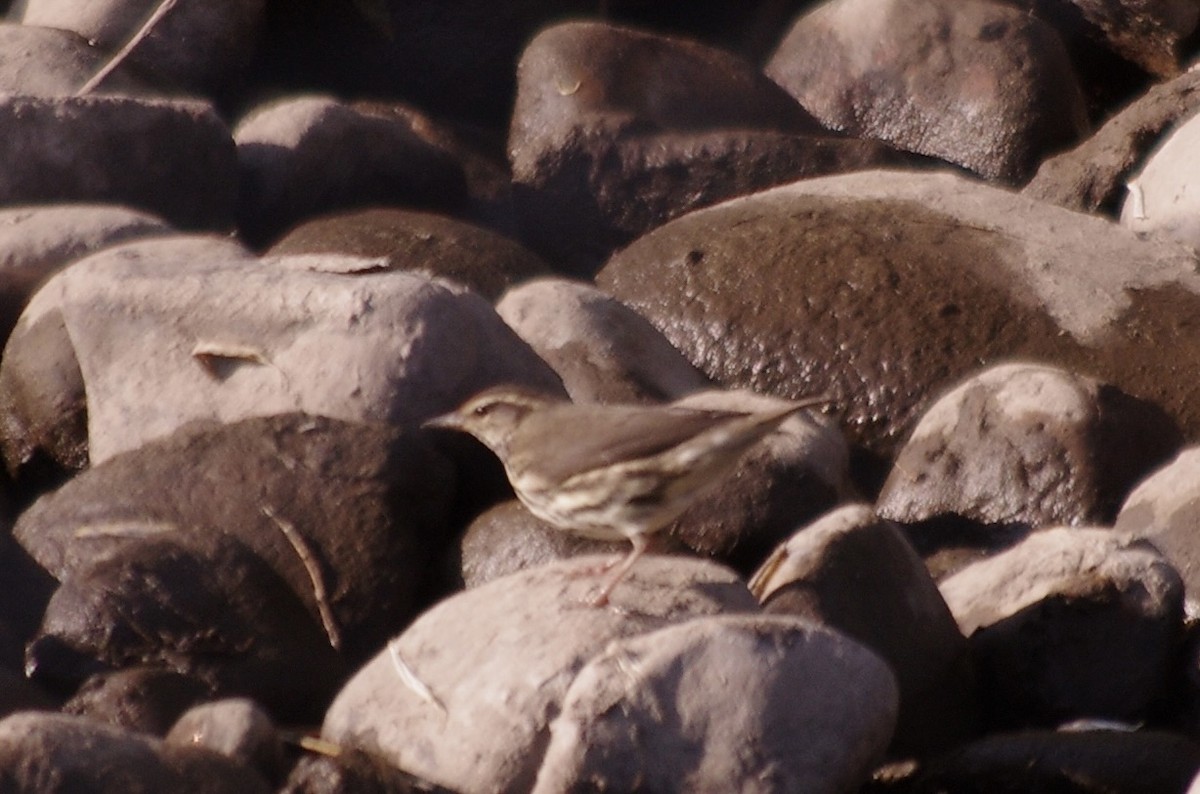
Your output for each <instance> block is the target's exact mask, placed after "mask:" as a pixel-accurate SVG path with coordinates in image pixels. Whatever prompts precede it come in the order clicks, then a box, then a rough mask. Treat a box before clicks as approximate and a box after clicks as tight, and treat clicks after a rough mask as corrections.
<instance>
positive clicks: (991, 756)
mask: <svg viewBox="0 0 1200 794" xmlns="http://www.w3.org/2000/svg"><path fill="white" fill-rule="evenodd" d="M1198 769H1200V745H1197V744H1196V743H1195V742H1194V741H1192V740H1190V739H1188V738H1185V737H1183V736H1180V735H1177V734H1169V733H1158V732H1151V731H1122V730H1092V731H1073V732H1059V733H1052V732H1049V731H1025V732H1021V733H1010V734H998V735H995V736H989V737H987V738H984V739H980V740H978V741H976V742H974V743H972V744H968V745H966V746H965V747H963V748H962V749H960V750H957V751H955V752H953V753H950V754H948V755H946V756H945V757H942V758H938V759H936V760H935V761H933V762H931V763H930V764H928V766H927V768H925V769H922V770H921V772H920V773H919V774H918V775H917V776H916V777H915V779H914V781H913V782H912V783H911V784H910V786H909V787H906V788H905V789H904V791H905V792H909V793H910V794H935V793H940V792H948V791H987V792H990V794H1027V792H1061V793H1062V794H1178V792H1181V791H1185V790H1187V786H1188V783H1189V782H1190V781H1191V779H1192V776H1193V775H1194V774H1195V773H1196V771H1197V770H1198Z"/></svg>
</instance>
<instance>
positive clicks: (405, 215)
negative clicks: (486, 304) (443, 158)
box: [267, 209, 550, 301]
mask: <svg viewBox="0 0 1200 794" xmlns="http://www.w3.org/2000/svg"><path fill="white" fill-rule="evenodd" d="M323 253H337V254H349V255H352V256H361V257H371V258H376V259H379V260H381V261H380V262H379V264H378V266H377V268H378V269H379V270H411V271H416V272H419V273H424V274H427V275H431V276H438V277H441V278H448V279H451V280H452V281H457V282H459V283H460V284H463V285H465V286H467V287H470V288H471V289H473V290H474V291H476V292H478V293H479V294H480V295H482V296H484V297H485V298H487V299H488V300H491V301H494V300H496V299H497V298H499V297H500V295H501V294H503V293H504V291H505V290H507V289H508V288H509V287H512V286H514V285H515V284H519V283H521V282H523V281H526V280H528V279H531V278H535V277H537V276H542V275H546V274H548V273H549V272H550V268H549V266H548V265H547V264H546V263H545V261H543V260H542V259H541V258H540V257H538V256H537V255H536V254H534V253H533V252H532V251H529V250H528V249H526V248H524V247H523V246H521V245H520V244H519V243H517V242H515V241H513V240H510V239H508V238H506V237H502V236H501V235H499V234H496V233H495V232H491V231H488V230H486V229H482V228H480V227H478V226H472V225H470V224H467V223H463V222H462V221H457V220H453V219H451V218H447V217H444V216H441V215H433V214H430V213H424V212H414V211H411V210H403V209H368V210H361V211H358V212H351V213H345V214H340V215H331V216H326V217H323V218H316V219H314V220H311V221H308V222H306V223H302V224H301V225H300V226H297V227H296V228H295V229H292V230H291V231H290V232H288V233H287V234H286V235H284V236H283V238H282V239H280V240H279V241H278V242H276V243H275V244H274V245H273V246H271V248H270V249H269V250H268V251H267V254H268V255H272V256H280V255H293V256H294V255H306V254H323Z"/></svg>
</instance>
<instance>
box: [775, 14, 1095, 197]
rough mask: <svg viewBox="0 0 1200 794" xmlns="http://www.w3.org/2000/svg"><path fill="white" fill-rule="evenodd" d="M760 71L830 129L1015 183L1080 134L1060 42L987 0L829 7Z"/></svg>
mask: <svg viewBox="0 0 1200 794" xmlns="http://www.w3.org/2000/svg"><path fill="white" fill-rule="evenodd" d="M766 73H767V75H769V76H770V77H771V79H773V80H775V81H776V82H777V83H779V84H780V85H781V86H783V87H784V88H786V89H787V90H788V91H789V92H790V93H791V94H792V95H793V96H795V97H796V98H797V99H798V100H799V101H800V104H802V105H803V106H804V107H805V109H807V110H808V111H809V112H810V113H812V114H813V115H814V116H816V117H817V118H818V119H820V120H821V122H822V123H824V124H825V125H826V126H828V127H830V128H832V129H836V130H841V131H844V132H846V133H848V134H850V135H853V136H856V137H865V138H874V139H879V140H883V141H887V142H888V143H891V144H892V145H894V146H896V147H898V148H900V149H904V150H907V151H912V152H918V153H920V154H924V155H929V156H931V157H938V158H941V159H943V160H946V161H948V162H951V163H955V164H958V165H961V166H963V167H964V168H968V169H970V170H972V171H974V172H976V173H978V174H980V175H982V176H984V177H985V178H987V179H989V180H994V181H1000V182H1006V183H1010V184H1016V183H1021V182H1024V181H1025V180H1027V179H1028V178H1029V177H1030V176H1032V174H1033V172H1034V171H1035V170H1036V168H1037V164H1038V163H1039V162H1040V161H1041V159H1042V158H1043V157H1044V156H1045V155H1046V154H1047V153H1049V152H1052V151H1053V150H1055V149H1058V148H1061V147H1064V146H1067V145H1070V144H1071V143H1073V142H1075V141H1076V140H1078V138H1079V137H1080V136H1081V135H1082V134H1083V133H1084V132H1085V131H1086V129H1087V114H1086V109H1085V106H1084V101H1083V95H1082V93H1081V92H1080V89H1079V85H1078V84H1077V82H1076V80H1075V75H1074V73H1073V71H1072V68H1071V63H1070V61H1069V59H1068V57H1067V53H1066V51H1065V49H1064V48H1063V44H1062V41H1061V40H1060V39H1059V38H1058V36H1057V34H1056V33H1055V32H1054V30H1053V29H1052V28H1050V27H1049V26H1047V25H1046V24H1044V23H1043V22H1041V21H1040V20H1038V19H1036V18H1034V17H1032V16H1030V15H1029V14H1027V13H1025V12H1023V11H1021V10H1019V9H1014V8H1009V7H1006V6H1004V5H1002V4H1000V3H992V2H985V1H984V0H937V1H936V2H929V0H886V1H885V2H880V1H879V0H835V2H831V3H825V4H822V5H820V6H817V7H816V8H814V9H813V10H811V11H809V12H808V13H806V14H804V15H802V16H801V17H800V18H799V19H797V20H796V23H795V24H794V25H793V26H792V29H791V30H790V31H789V32H788V34H787V36H786V37H785V38H784V40H783V41H782V42H781V43H780V45H779V48H778V49H777V50H776V51H775V53H774V55H772V56H771V59H770V61H769V62H768V63H767V66H766Z"/></svg>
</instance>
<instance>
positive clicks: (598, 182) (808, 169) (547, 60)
mask: <svg viewBox="0 0 1200 794" xmlns="http://www.w3.org/2000/svg"><path fill="white" fill-rule="evenodd" d="M517 79H518V86H519V88H518V92H517V101H516V106H515V108H514V110H513V118H512V126H511V129H510V132H509V142H508V148H509V159H510V162H511V164H512V173H513V182H514V185H515V191H516V192H515V198H516V201H517V210H518V216H519V218H520V222H521V228H522V233H523V237H524V239H525V240H526V242H527V243H528V244H529V245H530V246H531V247H532V248H533V249H534V250H536V251H538V252H539V253H542V254H543V255H544V256H545V257H546V258H547V259H548V260H549V261H550V262H551V263H552V265H553V266H554V267H555V269H556V270H558V271H560V272H563V273H565V274H568V275H572V276H580V277H589V276H591V274H592V273H594V272H595V270H596V268H597V267H598V266H599V265H600V264H601V263H602V262H603V261H604V259H605V257H607V256H608V255H609V253H611V252H612V251H613V250H614V249H616V248H619V247H620V246H623V245H625V244H627V243H629V242H630V241H632V240H633V239H635V238H636V237H637V236H639V235H641V234H643V233H644V232H646V231H649V230H650V229H651V228H653V227H655V226H657V225H659V224H661V223H663V222H665V221H667V220H670V219H671V218H673V217H677V216H679V215H682V214H683V213H685V212H688V211H690V210H693V209H696V208H698V207H703V206H706V205H709V204H714V203H716V202H718V201H721V200H723V199H726V198H729V197H731V196H735V195H741V194H744V193H750V192H753V191H755V190H758V189H761V188H763V187H767V186H770V185H777V184H780V183H782V182H787V181H790V180H794V179H800V178H802V177H810V176H815V175H819V174H827V173H830V172H835V171H846V170H853V169H858V168H865V167H871V166H879V165H883V164H888V163H896V162H899V161H901V160H902V159H903V158H901V157H900V156H898V155H896V154H895V153H894V152H893V151H892V150H891V149H890V147H886V146H881V145H879V144H877V143H871V142H863V141H851V140H845V139H842V138H840V137H837V136H834V135H832V134H831V133H829V132H828V131H827V130H824V129H823V128H821V127H820V125H818V124H817V123H816V122H815V121H814V120H813V119H812V117H811V116H809V115H808V114H807V113H805V112H804V110H803V109H802V108H800V107H799V106H798V105H797V104H796V103H795V101H793V100H792V99H791V97H789V96H788V95H787V94H786V93H785V92H783V91H782V90H780V89H779V87H778V86H776V85H774V84H773V83H772V82H771V81H770V80H767V79H766V78H765V77H764V76H763V75H762V74H761V73H760V72H759V71H758V70H757V69H755V68H754V67H752V66H751V65H750V64H749V63H746V62H743V61H741V60H740V59H738V58H736V57H734V56H732V55H730V54H728V53H725V52H722V51H720V50H717V49H714V48H710V47H706V46H703V45H701V44H699V43H695V42H690V41H686V40H683V39H674V38H669V37H666V36H657V35H653V34H650V33H645V32H640V31H636V30H632V29H629V28H621V27H616V26H612V25H605V24H600V23H594V22H574V23H568V24H563V25H558V26H555V27H552V28H549V29H547V30H544V31H543V32H541V33H540V34H539V35H538V36H537V37H536V38H535V39H534V40H533V41H531V42H530V44H529V46H528V47H526V49H525V52H524V53H523V54H522V56H521V62H520V63H519V64H518V67H517Z"/></svg>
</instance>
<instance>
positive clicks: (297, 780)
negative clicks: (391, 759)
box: [279, 749, 457, 794]
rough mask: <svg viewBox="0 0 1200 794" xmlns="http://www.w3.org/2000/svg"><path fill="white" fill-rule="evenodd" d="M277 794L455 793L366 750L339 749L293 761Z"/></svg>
mask: <svg viewBox="0 0 1200 794" xmlns="http://www.w3.org/2000/svg"><path fill="white" fill-rule="evenodd" d="M279 794H457V793H456V792H453V791H451V790H450V789H447V788H443V787H441V786H437V785H434V784H432V783H430V782H428V781H425V780H418V779H416V778H415V777H413V776H412V775H408V774H405V773H404V772H402V771H401V770H399V769H397V768H396V767H395V766H393V765H391V764H388V763H385V762H383V761H380V760H379V759H378V758H374V757H372V756H371V755H369V754H368V753H363V752H359V751H356V750H347V749H342V750H341V751H339V752H338V754H337V755H336V756H333V755H306V756H304V757H303V758H301V759H300V760H299V761H297V762H296V765H295V766H293V767H292V771H291V772H290V773H289V774H288V778H287V781H285V783H284V785H283V787H282V788H280V789H279Z"/></svg>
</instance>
